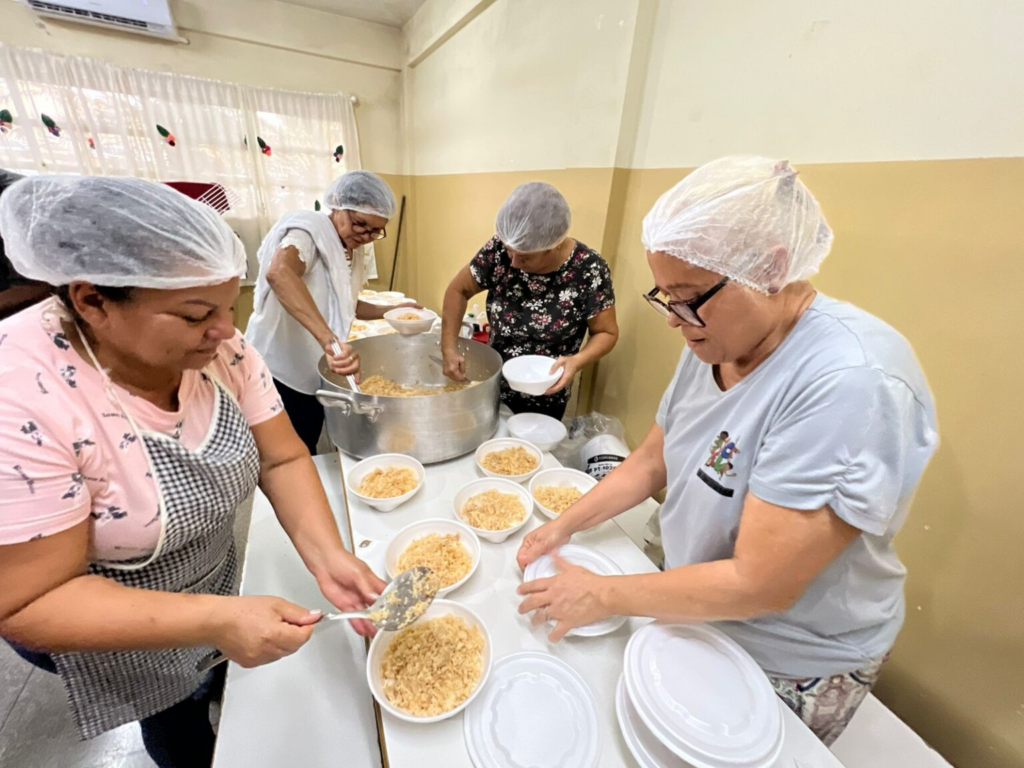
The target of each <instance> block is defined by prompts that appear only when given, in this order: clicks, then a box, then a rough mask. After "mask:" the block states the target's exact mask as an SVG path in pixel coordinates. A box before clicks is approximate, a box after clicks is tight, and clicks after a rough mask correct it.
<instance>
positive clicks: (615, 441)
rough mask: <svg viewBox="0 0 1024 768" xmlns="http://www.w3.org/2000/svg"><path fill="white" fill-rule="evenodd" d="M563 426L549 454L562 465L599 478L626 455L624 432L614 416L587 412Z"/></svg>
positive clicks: (627, 451) (619, 462) (620, 423)
mask: <svg viewBox="0 0 1024 768" xmlns="http://www.w3.org/2000/svg"><path fill="white" fill-rule="evenodd" d="M565 426H566V429H567V430H568V434H567V435H566V437H565V439H564V440H563V441H562V442H561V443H560V444H559V445H558V447H557V448H555V450H554V451H552V453H553V454H554V456H555V458H556V459H558V460H559V461H560V462H561V463H562V464H563V465H564V466H566V467H571V468H573V469H578V470H580V471H581V472H586V473H587V474H589V475H590V476H591V477H595V478H597V479H598V480H600V479H601V478H603V477H604V476H605V475H607V474H608V473H609V472H611V471H612V470H613V469H615V467H617V466H619V464H621V463H622V462H623V461H624V460H625V458H626V457H627V456H629V447H628V446H627V445H626V442H625V437H626V431H625V429H623V427H622V422H621V421H619V420H618V419H616V418H615V417H614V416H605V415H604V414H601V413H588V414H585V415H583V416H576V417H575V418H573V419H571V420H569V421H568V422H566V424H565Z"/></svg>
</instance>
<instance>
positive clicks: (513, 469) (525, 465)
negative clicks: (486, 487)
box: [480, 445, 540, 477]
mask: <svg viewBox="0 0 1024 768" xmlns="http://www.w3.org/2000/svg"><path fill="white" fill-rule="evenodd" d="M538 464H540V462H539V461H538V460H537V457H536V456H535V455H534V454H532V453H530V452H529V451H528V450H526V449H525V448H523V446H521V445H517V446H514V447H512V448H504V449H502V450H500V451H491V452H490V453H485V454H484V457H483V458H482V459H480V466H481V467H483V468H484V469H486V470H487V471H488V472H493V473H494V474H496V475H509V476H513V477H515V476H518V475H526V474H529V473H530V472H533V470H535V469H536V468H537V465H538Z"/></svg>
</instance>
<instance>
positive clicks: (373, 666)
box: [366, 600, 494, 723]
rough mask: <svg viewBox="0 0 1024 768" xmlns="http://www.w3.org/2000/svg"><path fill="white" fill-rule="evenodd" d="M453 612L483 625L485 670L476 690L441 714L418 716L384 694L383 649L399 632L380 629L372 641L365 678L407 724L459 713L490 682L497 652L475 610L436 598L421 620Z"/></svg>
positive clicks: (383, 705) (379, 700) (386, 706)
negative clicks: (492, 665)
mask: <svg viewBox="0 0 1024 768" xmlns="http://www.w3.org/2000/svg"><path fill="white" fill-rule="evenodd" d="M448 614H451V615H453V616H458V617H459V618H460V619H463V620H464V621H465V622H466V623H467V624H469V625H470V626H475V627H479V628H480V632H481V634H483V636H484V663H483V672H482V673H481V675H480V680H479V682H478V683H477V684H476V688H474V689H473V693H471V694H470V695H469V697H468V698H467V699H466V700H465V701H464V702H462V703H461V704H459V706H457V707H455V709H452V710H449V711H448V712H443V713H441V714H440V715H434V716H433V717H415V716H413V715H410V714H409V713H408V712H403V711H402V710H400V709H398V708H397V707H394V706H392V704H391V703H390V702H389V701H388V700H387V697H386V696H384V681H383V679H382V678H381V674H380V665H381V661H383V659H384V652H385V651H386V650H387V648H388V646H389V645H390V644H391V642H392V641H393V640H394V639H395V637H396V635H397V634H398V633H397V632H378V633H377V635H376V637H374V638H373V642H372V643H370V652H369V654H368V655H367V659H366V681H367V682H368V683H369V685H370V692H371V693H373V698H375V699H376V700H377V703H378V704H380V706H381V708H382V709H384V710H385V711H387V712H388V713H390V714H392V715H394V716H395V717H397V718H398V719H399V720H404V721H405V722H407V723H437V722H440V721H441V720H447V719H448V718H449V717H452V716H454V715H457V714H458V713H459V712H461V711H462V710H464V709H465V708H466V707H467V706H469V704H470V702H471V701H473V699H475V698H476V696H477V694H478V693H480V690H481V689H482V688H483V687H484V684H485V683H486V682H487V678H488V677H489V676H490V674H491V662H492V661H493V656H494V651H493V648H492V646H491V635H490V633H488V631H487V627H486V626H485V625H484V623H483V621H482V620H481V618H480V617H479V616H477V615H476V614H475V613H474V612H473V611H471V610H469V608H466V607H465V606H462V605H460V604H459V603H453V602H452V601H451V600H435V601H434V602H433V603H432V604H431V605H430V607H429V608H427V610H426V612H425V613H424V614H423V617H422V618H421V619H420V621H428V620H430V619H438V618H440V617H442V616H447V615H448Z"/></svg>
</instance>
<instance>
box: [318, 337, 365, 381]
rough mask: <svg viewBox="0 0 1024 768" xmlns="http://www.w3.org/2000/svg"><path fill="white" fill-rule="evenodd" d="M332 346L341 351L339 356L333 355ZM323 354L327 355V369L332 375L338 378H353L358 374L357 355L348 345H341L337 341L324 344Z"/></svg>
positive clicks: (333, 340)
mask: <svg viewBox="0 0 1024 768" xmlns="http://www.w3.org/2000/svg"><path fill="white" fill-rule="evenodd" d="M334 344H337V345H338V347H339V348H340V349H341V354H340V355H335V354H334ZM324 352H326V353H327V367H328V368H330V369H331V372H332V373H336V374H338V375H339V376H355V375H356V374H357V373H359V365H360V363H359V353H358V352H356V351H355V350H354V349H353V348H352V346H351V345H350V344H342V343H341V342H339V341H338V340H337V339H332V340H331V341H329V342H327V343H326V344H324Z"/></svg>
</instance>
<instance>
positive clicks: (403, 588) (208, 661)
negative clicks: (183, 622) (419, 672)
mask: <svg viewBox="0 0 1024 768" xmlns="http://www.w3.org/2000/svg"><path fill="white" fill-rule="evenodd" d="M436 596H437V580H436V579H434V577H433V571H431V570H430V569H429V568H427V567H426V566H422V565H418V566H416V567H415V568H410V569H409V570H407V571H404V572H402V573H400V574H399V575H398V576H397V578H395V580H394V581H392V582H391V583H390V584H388V586H387V587H386V588H385V590H384V592H383V593H382V594H381V596H380V597H378V598H377V600H376V602H374V604H373V605H371V606H370V607H369V608H366V609H365V610H362V611H345V612H344V613H325V614H324V615H323V616H321V617H320V619H319V620H318V621H317V623H316V626H317V627H319V626H321V625H323V624H325V623H327V622H331V621H337V620H338V619H365V620H366V621H368V622H370V623H371V624H373V626H374V627H376V628H377V629H383V630H385V631H387V632H395V631H397V630H399V629H405V628H406V627H408V626H409V625H410V624H412V623H413V622H414V621H416V620H417V619H419V617H420V616H422V615H423V614H424V612H425V611H426V610H427V608H429V607H430V604H431V603H432V602H434V598H435V597H436ZM227 660H228V657H227V656H225V655H224V654H223V653H221V652H220V651H214V652H213V653H210V654H208V655H207V656H205V657H204V658H202V659H200V660H199V663H198V664H196V671H197V672H206V671H208V670H210V669H213V668H214V667H215V666H217V665H218V664H220V663H222V662H225V661H227Z"/></svg>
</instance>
